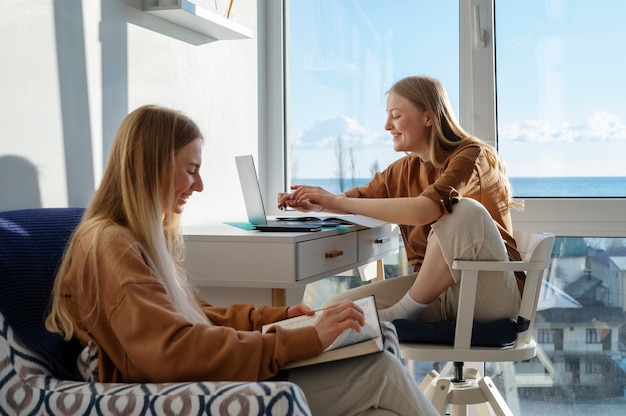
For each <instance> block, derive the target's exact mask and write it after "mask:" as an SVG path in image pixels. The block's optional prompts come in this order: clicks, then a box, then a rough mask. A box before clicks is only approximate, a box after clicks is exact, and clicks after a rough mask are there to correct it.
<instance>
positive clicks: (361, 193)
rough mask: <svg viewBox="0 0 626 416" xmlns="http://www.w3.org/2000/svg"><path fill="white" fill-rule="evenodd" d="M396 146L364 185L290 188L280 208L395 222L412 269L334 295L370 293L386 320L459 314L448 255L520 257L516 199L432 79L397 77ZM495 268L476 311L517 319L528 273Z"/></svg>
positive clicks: (391, 106)
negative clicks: (393, 156) (339, 189)
mask: <svg viewBox="0 0 626 416" xmlns="http://www.w3.org/2000/svg"><path fill="white" fill-rule="evenodd" d="M385 129H386V130H387V131H389V133H390V134H391V137H392V141H393V148H394V150H395V151H398V152H405V153H406V156H404V157H402V158H400V159H398V160H397V161H395V162H393V163H392V164H391V165H390V166H388V167H387V168H386V169H385V170H384V171H382V172H379V173H376V175H375V176H374V178H373V179H372V180H371V181H370V182H368V183H367V184H365V185H363V186H359V187H355V188H353V189H351V190H348V191H347V192H345V193H342V194H337V195H335V194H332V193H330V192H327V191H325V190H324V189H322V188H320V187H313V186H303V185H295V186H293V187H292V189H293V193H284V194H280V195H279V208H281V209H282V208H285V207H293V208H295V209H298V210H300V211H310V210H312V211H322V210H324V211H327V212H334V213H354V214H361V215H366V216H370V217H374V218H378V219H381V220H384V221H387V222H391V223H394V224H398V225H399V226H400V230H401V233H402V237H403V239H404V246H405V250H406V254H407V259H408V262H409V264H410V265H412V266H413V268H414V272H415V273H413V274H411V275H408V276H403V277H398V278H393V279H389V280H385V281H383V282H379V283H375V284H372V285H365V286H361V287H359V288H355V289H352V290H350V291H348V292H346V293H343V294H339V295H338V296H336V297H334V298H333V299H331V300H330V301H328V304H332V303H334V302H336V301H338V300H340V299H346V298H349V299H357V298H360V297H363V296H366V295H368V294H375V295H376V300H377V303H378V307H379V308H380V309H381V310H380V316H381V319H383V320H389V321H393V320H395V319H402V318H403V319H419V320H424V321H440V320H449V319H454V318H455V317H456V300H457V298H458V290H459V287H460V284H459V278H460V276H459V275H458V274H457V273H456V272H453V271H452V270H451V269H450V264H451V262H452V260H454V259H466V260H506V259H515V260H519V258H520V257H519V253H518V252H517V249H516V246H515V240H514V239H513V226H512V223H511V213H510V210H511V208H513V207H515V206H518V205H521V202H516V201H514V200H513V198H512V192H511V186H510V184H509V181H508V179H507V176H506V170H505V166H504V163H503V162H502V161H501V160H500V158H499V157H498V155H497V153H496V152H495V151H494V150H493V149H492V148H491V147H490V146H489V145H487V144H486V143H484V142H483V141H481V140H480V139H478V138H476V137H474V136H472V135H471V134H469V133H467V132H466V131H465V130H464V129H463V128H462V127H461V126H460V125H459V123H458V122H457V121H456V118H455V116H454V112H453V110H452V107H451V105H450V102H449V99H448V95H447V93H446V90H445V88H444V87H443V85H442V84H441V83H440V82H439V81H438V80H436V79H434V78H431V77H428V76H411V77H407V78H404V79H401V80H400V81H398V82H397V83H395V84H394V85H393V86H392V87H391V89H390V90H389V93H388V95H387V120H386V122H385ZM505 275H506V276H504V278H502V276H501V273H492V275H490V276H484V277H482V278H481V279H479V285H478V293H479V295H478V297H477V305H476V317H477V318H478V319H480V320H496V319H500V318H506V317H515V316H516V313H517V310H518V305H519V301H520V294H521V293H520V292H521V290H522V289H523V283H524V275H523V274H519V275H514V274H513V273H505Z"/></svg>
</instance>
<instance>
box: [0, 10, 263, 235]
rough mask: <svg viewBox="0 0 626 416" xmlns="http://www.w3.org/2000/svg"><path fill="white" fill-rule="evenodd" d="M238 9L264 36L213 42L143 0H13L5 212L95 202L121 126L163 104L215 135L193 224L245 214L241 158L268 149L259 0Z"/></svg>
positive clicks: (4, 82) (1, 47)
mask: <svg viewBox="0 0 626 416" xmlns="http://www.w3.org/2000/svg"><path fill="white" fill-rule="evenodd" d="M233 14H234V15H235V18H236V19H237V22H238V23H240V24H243V25H245V26H247V27H249V28H251V29H252V32H253V39H244V40H226V41H212V40H211V39H209V38H206V37H203V36H199V35H197V34H196V32H192V31H190V30H188V29H182V28H180V27H179V26H176V25H174V24H172V23H169V22H166V21H164V20H162V19H159V18H157V17H154V16H152V15H149V14H147V13H144V12H142V11H141V0H82V1H81V0H57V1H53V0H2V2H0V39H2V40H1V41H0V56H1V58H0V59H1V65H0V75H1V76H0V195H2V196H1V197H0V210H6V209H16V208H27V207H37V206H42V207H63V206H85V205H87V204H88V203H89V200H90V198H91V196H92V195H93V191H94V189H95V187H96V186H97V184H98V183H99V181H100V178H101V175H102V170H103V165H104V163H105V162H104V160H106V157H107V155H108V152H109V148H110V144H111V140H112V138H113V134H114V133H115V130H116V128H117V125H118V124H119V122H120V121H121V119H122V118H123V117H124V116H125V115H126V114H127V113H128V112H129V111H131V110H132V109H134V108H136V107H138V106H140V105H143V104H148V103H155V104H161V105H165V106H168V107H172V108H175V109H178V110H181V111H183V112H185V113H186V114H188V115H189V116H191V117H192V118H193V119H194V120H195V121H196V122H197V123H198V124H199V126H200V128H201V130H202V132H203V134H204V136H205V139H206V145H205V149H204V155H203V158H204V160H203V166H202V171H201V172H202V175H203V178H204V181H205V191H204V192H203V193H202V194H199V195H195V196H194V197H193V198H192V200H191V201H190V204H189V205H188V206H187V212H186V215H185V216H184V222H185V223H187V224H199V223H205V222H216V221H223V220H229V219H232V220H241V219H244V218H245V211H244V207H243V200H242V198H241V191H240V188H239V183H238V180H237V173H236V169H235V164H234V156H235V155H238V154H243V153H252V154H254V155H255V156H256V155H257V154H258V121H259V120H258V73H259V71H258V69H259V68H258V59H257V50H258V48H257V2H256V1H255V0H239V1H235V2H234V6H233Z"/></svg>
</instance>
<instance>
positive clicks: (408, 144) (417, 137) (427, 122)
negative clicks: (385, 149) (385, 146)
mask: <svg viewBox="0 0 626 416" xmlns="http://www.w3.org/2000/svg"><path fill="white" fill-rule="evenodd" d="M431 125H432V121H431V119H430V117H429V116H428V114H427V113H426V112H425V111H422V110H421V109H419V108H418V107H417V106H416V105H415V104H414V103H413V102H411V101H410V100H408V99H406V98H404V97H403V96H401V95H398V94H396V93H394V92H390V93H389V95H388V96H387V121H386V122H385V130H387V131H389V133H391V136H392V137H393V150H395V151H396V152H411V153H415V154H417V155H418V156H419V157H420V158H421V159H422V160H428V140H429V132H430V128H429V127H430V126H431Z"/></svg>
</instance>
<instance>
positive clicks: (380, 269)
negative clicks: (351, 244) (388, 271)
mask: <svg viewBox="0 0 626 416" xmlns="http://www.w3.org/2000/svg"><path fill="white" fill-rule="evenodd" d="M381 280H385V264H384V263H383V259H378V260H376V277H375V278H373V279H372V283H374V282H380V281H381Z"/></svg>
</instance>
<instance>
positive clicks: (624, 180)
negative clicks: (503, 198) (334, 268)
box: [292, 176, 626, 198]
mask: <svg viewBox="0 0 626 416" xmlns="http://www.w3.org/2000/svg"><path fill="white" fill-rule="evenodd" d="M369 180H370V178H354V179H344V180H343V188H341V187H340V186H339V184H340V181H339V179H332V178H330V179H321V178H315V179H311V178H310V179H294V180H293V181H292V183H293V184H304V185H315V186H321V187H322V188H324V189H326V190H327V191H330V192H333V193H337V192H343V191H347V190H348V189H350V188H352V187H353V186H360V185H363V184H365V183H367V182H368V181H369ZM509 180H510V181H511V186H512V187H513V195H514V196H515V197H516V198H532V197H536V198H545V197H547V198H582V197H592V198H593V197H596V198H619V197H622V198H623V197H626V176H581V177H574V176H569V177H511V178H509Z"/></svg>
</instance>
